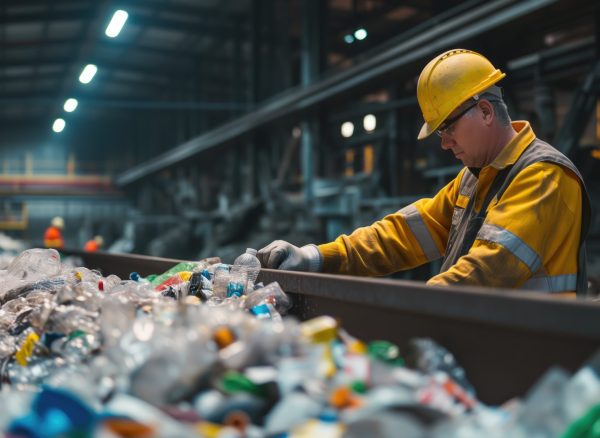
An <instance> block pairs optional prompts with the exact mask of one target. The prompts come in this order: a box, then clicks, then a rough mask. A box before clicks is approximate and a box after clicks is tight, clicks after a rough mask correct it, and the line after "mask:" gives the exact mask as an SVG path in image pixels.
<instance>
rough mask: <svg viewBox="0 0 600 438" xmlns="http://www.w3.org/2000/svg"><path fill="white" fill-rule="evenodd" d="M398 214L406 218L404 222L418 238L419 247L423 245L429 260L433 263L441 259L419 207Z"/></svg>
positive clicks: (409, 206) (412, 207)
mask: <svg viewBox="0 0 600 438" xmlns="http://www.w3.org/2000/svg"><path fill="white" fill-rule="evenodd" d="M398 213H400V214H401V215H402V216H404V220H405V221H406V223H407V225H408V227H409V228H410V230H411V231H412V232H413V234H414V235H415V237H416V238H417V242H419V245H421V248H422V249H423V253H424V254H425V257H427V260H429V261H432V260H437V259H439V258H440V257H441V256H442V254H440V251H439V250H438V248H437V246H435V242H434V241H433V237H431V234H430V233H429V230H428V229H427V225H425V222H424V221H423V218H422V217H421V213H419V210H417V207H415V206H414V205H413V204H411V205H408V206H406V207H404V208H402V209H400V210H398Z"/></svg>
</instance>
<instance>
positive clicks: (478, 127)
mask: <svg viewBox="0 0 600 438" xmlns="http://www.w3.org/2000/svg"><path fill="white" fill-rule="evenodd" d="M484 127H485V125H484V124H483V118H482V113H481V109H480V108H479V104H478V103H477V102H474V101H472V100H470V101H468V102H466V103H464V104H462V105H461V106H459V107H458V108H457V109H456V110H454V111H453V112H452V114H450V116H449V117H448V118H447V119H446V121H444V123H442V124H441V125H440V129H438V135H440V137H441V138H442V142H441V146H442V149H444V150H450V151H452V153H453V154H454V156H455V157H456V158H458V159H459V160H460V161H462V162H463V164H464V165H465V166H467V167H479V168H480V167H484V166H485V165H487V164H489V163H487V162H486V159H487V157H486V152H487V151H486V144H487V143H486V142H485V138H484V133H485V130H484V129H483V128H484Z"/></svg>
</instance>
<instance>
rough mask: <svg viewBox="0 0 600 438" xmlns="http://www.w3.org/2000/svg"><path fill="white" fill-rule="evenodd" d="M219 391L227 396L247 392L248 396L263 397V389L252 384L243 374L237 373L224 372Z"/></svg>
mask: <svg viewBox="0 0 600 438" xmlns="http://www.w3.org/2000/svg"><path fill="white" fill-rule="evenodd" d="M220 386H221V389H222V390H223V392H226V393H227V394H235V393H238V392H247V393H248V394H252V395H257V396H259V397H264V396H265V395H266V394H265V389H264V387H262V386H260V385H257V384H256V383H254V382H252V381H251V380H250V379H248V378H247V377H246V376H244V375H243V374H240V373H238V372H237V371H228V372H226V373H225V374H224V375H223V377H222V379H221V385H220Z"/></svg>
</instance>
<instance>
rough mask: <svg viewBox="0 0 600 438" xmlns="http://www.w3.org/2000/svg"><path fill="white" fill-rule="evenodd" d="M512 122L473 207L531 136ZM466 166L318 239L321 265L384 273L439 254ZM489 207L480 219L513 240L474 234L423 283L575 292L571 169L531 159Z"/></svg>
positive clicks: (576, 186)
mask: <svg viewBox="0 0 600 438" xmlns="http://www.w3.org/2000/svg"><path fill="white" fill-rule="evenodd" d="M513 127H514V128H515V130H516V131H517V133H518V134H517V136H516V137H515V138H514V139H513V140H512V141H511V142H510V143H509V144H507V145H506V146H505V147H504V148H503V149H502V151H501V152H500V154H499V155H498V156H497V157H496V159H495V160H494V162H493V163H491V164H490V165H488V166H486V167H484V168H482V169H481V170H480V173H479V176H478V189H477V192H476V195H475V196H476V199H475V205H474V208H475V210H476V211H479V210H480V209H481V205H482V203H483V201H484V199H485V197H486V195H487V192H488V190H489V188H490V185H491V184H492V182H493V181H494V178H495V176H496V175H497V174H498V172H499V171H500V170H501V169H504V168H505V167H506V166H509V165H512V164H514V163H515V162H516V160H517V159H518V158H519V156H520V155H521V154H522V152H523V151H524V150H525V148H526V147H527V146H528V145H529V144H530V143H531V142H532V141H533V140H534V139H535V134H534V132H533V130H532V129H531V126H530V125H529V123H528V122H524V121H519V122H513ZM465 171H467V168H464V169H462V170H461V171H460V173H459V174H458V175H457V177H456V178H455V179H454V180H453V181H451V182H450V183H449V184H448V185H446V186H445V187H444V188H443V189H442V190H440V191H439V192H438V193H437V194H436V195H435V196H434V197H433V198H427V199H421V200H419V201H416V202H415V203H413V204H411V205H410V206H408V207H405V208H404V209H402V210H400V211H398V212H396V213H393V214H390V215H388V216H386V217H385V218H383V219H382V220H380V221H377V222H375V223H374V224H372V225H370V226H367V227H362V228H358V229H357V230H355V231H354V232H353V233H352V234H351V235H349V236H347V235H342V236H339V237H338V238H337V239H336V240H335V241H333V242H331V243H326V244H323V245H320V246H319V247H318V248H319V251H320V253H321V258H322V267H321V271H322V272H329V273H342V274H355V275H369V276H381V275H388V274H391V273H393V272H397V271H401V270H405V269H410V268H413V267H416V266H419V265H422V264H424V263H426V262H428V261H431V260H434V259H437V258H440V257H442V256H443V255H444V253H445V251H446V243H447V241H448V233H449V230H450V226H451V224H452V215H453V212H454V207H455V206H457V207H463V208H464V207H466V206H467V204H468V202H469V198H468V197H466V196H464V195H462V194H460V193H459V187H460V183H461V178H462V176H463V175H464V173H465ZM487 211H488V212H487V216H486V219H485V224H489V225H490V226H492V227H493V228H494V229H498V230H501V233H499V234H504V235H505V236H510V242H508V241H504V240H501V239H498V240H496V241H494V239H487V240H481V239H479V235H478V239H476V240H475V242H474V244H473V246H472V247H471V248H470V250H469V251H468V253H467V254H466V255H464V256H462V257H461V258H459V259H458V261H457V262H456V263H455V264H454V265H453V266H452V267H450V269H448V270H447V271H446V272H443V273H440V274H438V275H436V276H434V277H433V278H431V279H430V280H429V281H428V284H432V285H451V284H464V285H480V286H493V287H503V288H525V289H535V290H540V289H542V290H547V291H549V292H571V291H575V287H576V285H575V282H576V276H577V267H578V265H577V260H578V251H579V246H580V232H581V220H582V219H581V218H582V186H581V183H580V180H579V178H578V177H577V175H575V173H574V172H572V171H571V170H570V169H567V168H565V167H563V166H560V165H558V164H554V163H549V162H539V163H535V164H532V165H530V166H528V167H526V168H525V169H523V170H522V171H521V172H519V173H518V174H517V176H516V177H515V178H514V180H513V181H512V183H511V184H510V185H509V186H508V188H507V189H506V191H505V192H504V194H503V195H502V196H501V198H500V200H497V199H494V200H493V201H492V203H491V204H490V205H489V207H488V210H487ZM411 212H414V213H415V214H411ZM540 280H543V281H540Z"/></svg>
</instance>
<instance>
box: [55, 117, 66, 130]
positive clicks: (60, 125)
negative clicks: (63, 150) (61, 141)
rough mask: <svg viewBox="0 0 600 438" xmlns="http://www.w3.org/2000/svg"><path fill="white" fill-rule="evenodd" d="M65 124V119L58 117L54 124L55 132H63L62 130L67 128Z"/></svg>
mask: <svg viewBox="0 0 600 438" xmlns="http://www.w3.org/2000/svg"><path fill="white" fill-rule="evenodd" d="M65 125H66V123H65V120H64V119H56V120H55V121H54V123H53V124H52V130H53V131H54V132H62V130H63V129H65Z"/></svg>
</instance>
